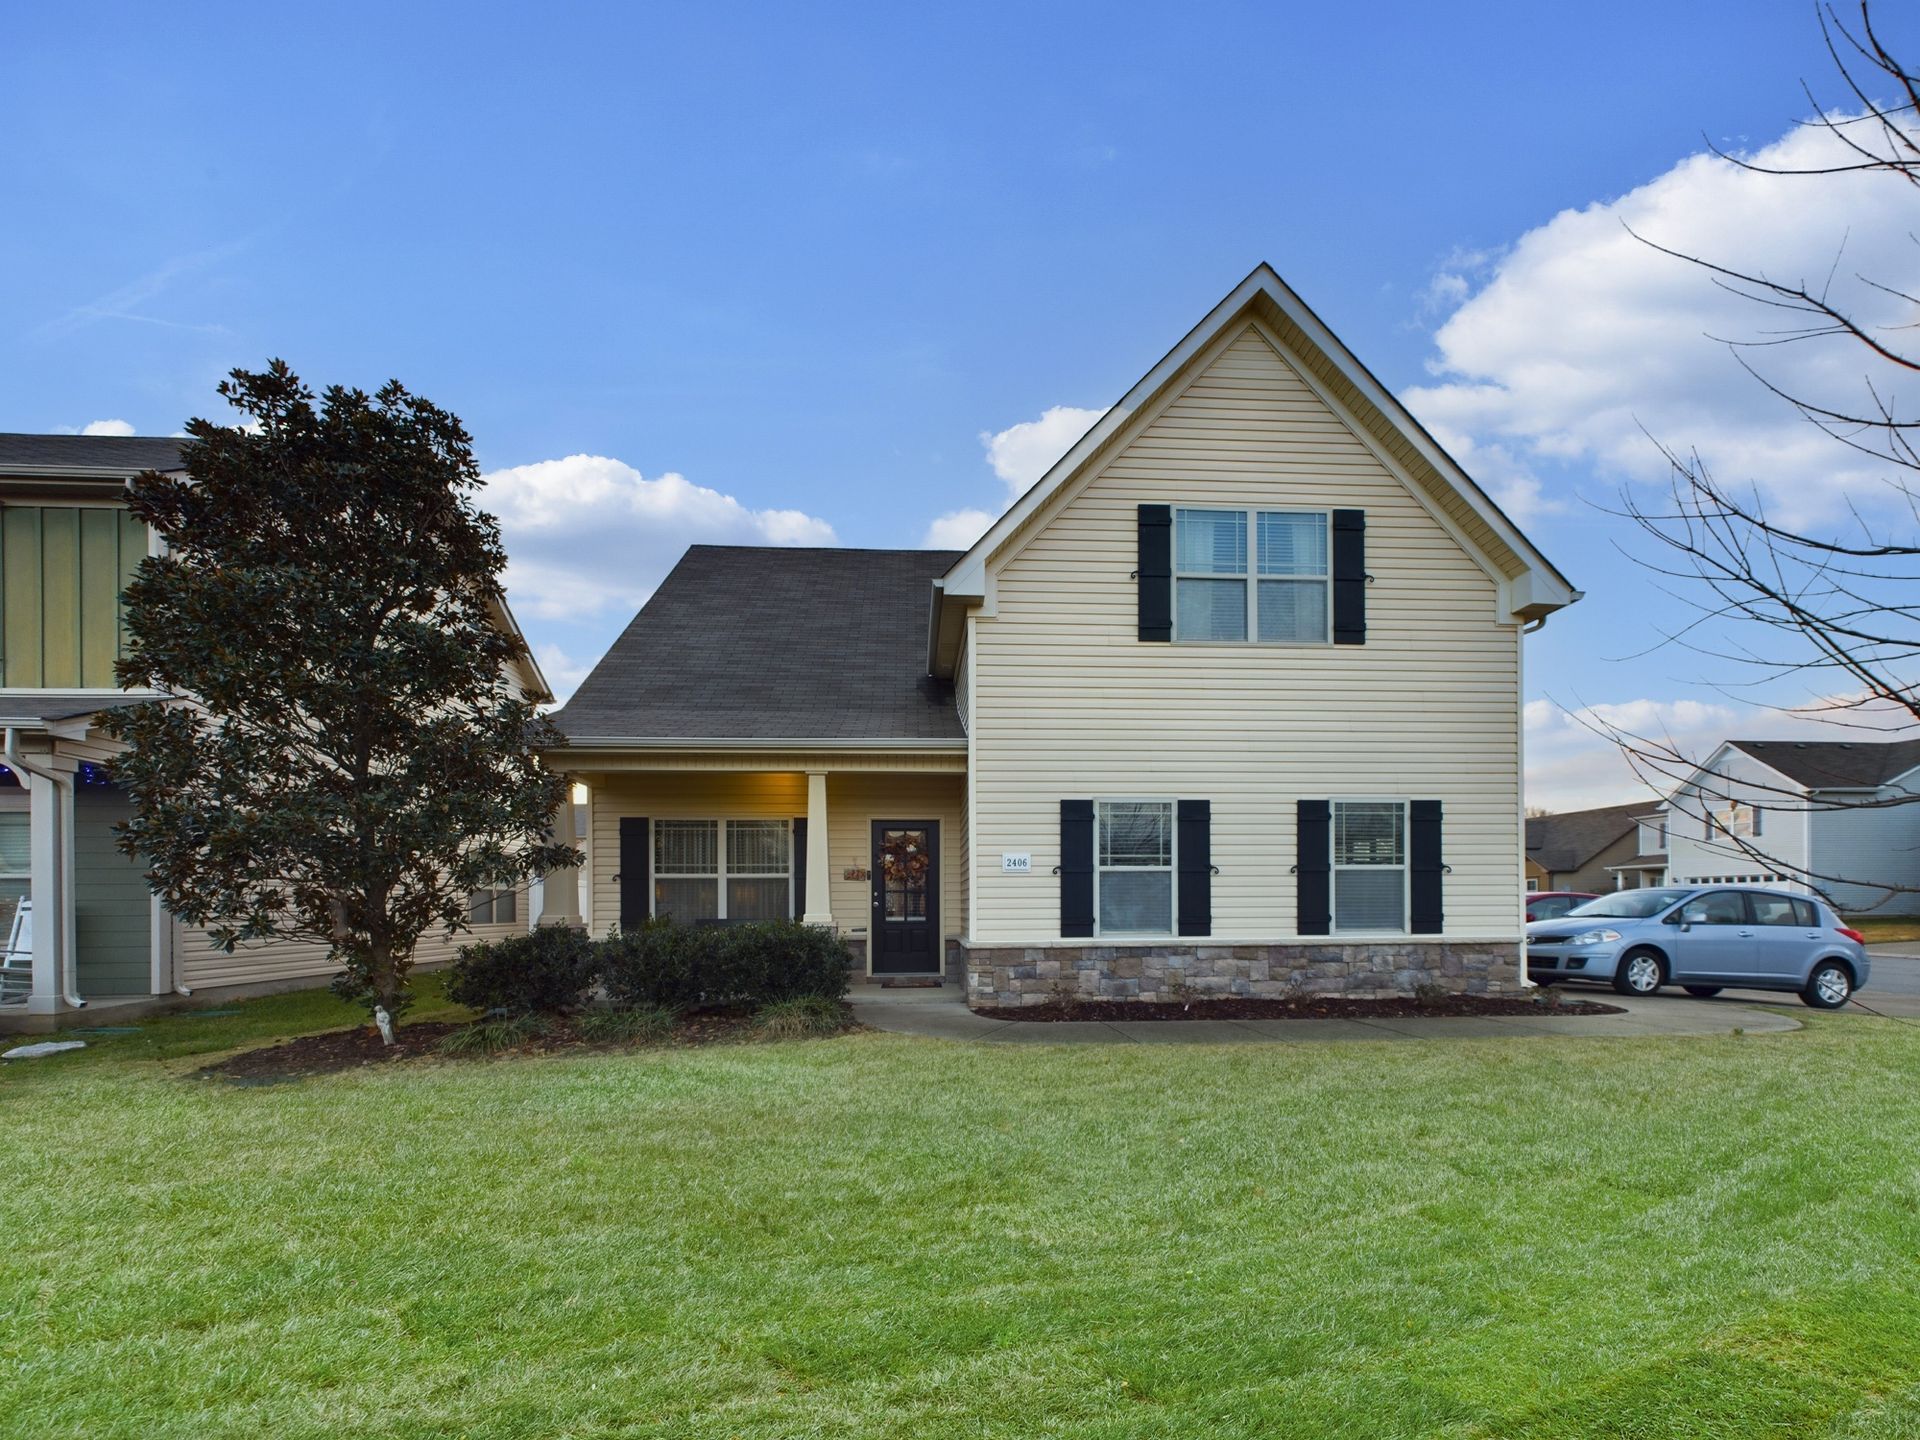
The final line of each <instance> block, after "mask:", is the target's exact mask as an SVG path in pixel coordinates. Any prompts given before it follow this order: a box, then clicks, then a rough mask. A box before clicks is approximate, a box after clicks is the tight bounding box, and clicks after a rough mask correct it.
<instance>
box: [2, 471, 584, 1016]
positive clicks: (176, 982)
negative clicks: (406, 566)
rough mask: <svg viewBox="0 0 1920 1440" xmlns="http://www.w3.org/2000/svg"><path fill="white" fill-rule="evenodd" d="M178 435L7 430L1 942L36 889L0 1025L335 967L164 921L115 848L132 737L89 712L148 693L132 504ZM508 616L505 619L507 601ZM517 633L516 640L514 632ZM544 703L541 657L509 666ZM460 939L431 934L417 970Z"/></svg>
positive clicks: (313, 950) (518, 920) (137, 528)
mask: <svg viewBox="0 0 1920 1440" xmlns="http://www.w3.org/2000/svg"><path fill="white" fill-rule="evenodd" d="M180 445H181V442H179V441H178V440H171V439H149V438H144V437H136V436H81V435H0V730H3V731H4V736H5V739H4V750H3V753H0V759H3V760H4V764H3V765H0V935H6V934H7V933H9V931H10V929H11V926H12V921H13V919H14V913H15V910H16V909H17V907H18V904H19V902H20V901H21V900H23V899H27V898H29V897H30V898H31V899H32V901H33V906H32V917H33V920H32V926H31V932H32V936H31V960H30V963H29V961H28V957H27V956H25V955H21V956H18V957H9V967H8V970H7V973H6V976H5V983H4V987H0V1028H45V1027H47V1026H50V1025H52V1024H54V1023H56V1021H57V1019H58V1017H59V1016H60V1015H61V1014H62V1013H63V1012H71V1011H72V1010H73V1008H74V1002H75V1001H79V1000H87V1001H99V1000H109V999H128V998H151V997H153V996H164V995H171V994H176V993H188V992H192V993H207V992H213V993H216V994H217V993H223V992H224V993H231V994H238V993H243V992H244V991H248V990H254V989H259V988H266V987H272V986H277V985H288V984H297V983H302V982H308V983H310V982H311V981H312V980H313V979H315V978H322V977H326V976H329V975H331V974H333V973H334V968H335V967H333V966H331V965H330V964H328V962H327V951H326V947H325V946H322V945H316V944H296V943H290V942H266V943H260V944H254V945H247V946H242V947H241V948H240V949H238V950H236V951H235V952H234V953H232V954H227V953H225V952H224V951H222V950H221V949H220V948H219V947H218V946H217V945H216V944H214V942H213V941H212V940H211V939H210V938H209V937H208V936H207V934H206V933H205V932H204V931H201V930H196V929H193V928H191V927H189V926H187V925H185V924H183V923H181V922H179V921H177V920H176V919H174V918H173V917H172V916H170V915H168V914H166V913H165V912H164V911H162V910H161V909H160V907H159V903H158V902H157V901H156V900H154V898H153V897H152V895H151V894H150V893H149V892H148V890H147V887H146V883H145V881H144V880H143V879H142V877H141V873H140V867H139V866H138V865H136V864H135V863H134V862H133V861H132V860H130V859H129V858H128V857H127V856H125V855H123V854H122V853H121V852H120V851H119V850H117V849H116V848H115V847H114V843H113V827H114V826H115V825H116V824H117V823H119V822H120V821H122V820H125V819H126V818H128V816H129V815H130V813H131V810H130V806H129V802H128V800H127V797H126V796H125V795H124V794H123V793H122V792H121V791H119V790H118V789H117V788H115V786H114V785H113V783H112V781H111V779H110V778H109V768H108V767H109V763H110V762H111V760H112V759H113V756H114V755H115V754H116V753H118V752H119V751H120V750H121V749H122V748H124V747H122V746H120V745H119V744H118V743H117V742H115V741H112V740H110V739H108V738H107V737H106V736H104V735H102V734H101V733H100V731H99V729H98V728H97V726H96V724H95V721H96V719H97V717H98V716H99V714H100V712H102V711H103V710H109V709H112V708H115V707H116V706H121V705H126V704H131V703H134V702H137V701H139V700H142V699H149V698H153V697H152V696H151V695H148V694H141V693H133V692H128V691H123V690H120V689H119V688H117V686H116V684H115V681H114V674H113V665H114V661H115V660H116V659H117V658H118V657H119V655H120V652H121V646H122V643H123V641H124V638H125V627H124V624H123V619H122V607H121V602H120V593H121V590H122V588H123V587H124V586H125V584H126V582H127V580H128V578H129V577H130V576H131V575H132V573H133V569H134V567H135V566H136V565H138V564H139V562H140V559H141V557H143V556H145V555H146V554H148V553H149V551H150V550H151V549H152V547H153V546H154V544H155V543H156V542H155V540H154V538H153V537H152V536H150V535H149V533H148V530H147V528H146V527H145V526H144V525H142V524H141V523H140V522H139V521H138V520H136V519H135V518H134V517H133V516H132V514H130V513H129V512H128V510H127V508H126V503H125V494H126V486H127V481H128V480H129V479H130V478H131V477H132V476H134V475H135V474H137V473H139V472H140V471H142V470H147V469H155V470H177V469H179V468H180ZM499 620H500V623H501V624H502V625H503V626H506V627H509V628H511V627H512V625H513V619H512V616H511V615H509V614H508V613H507V612H506V609H505V607H504V606H502V607H501V609H500V614H499ZM513 633H515V634H517V633H518V632H517V631H514V632H513ZM510 680H511V682H512V683H514V684H516V685H518V686H519V687H520V688H521V689H522V691H523V692H524V693H531V694H533V695H535V696H537V697H539V698H542V699H544V698H547V693H548V692H547V687H546V682H545V681H544V680H543V679H542V678H541V676H540V673H539V670H538V668H537V667H536V666H535V665H534V663H533V661H532V658H531V657H530V656H527V657H525V658H523V659H522V661H521V662H520V664H519V666H518V668H517V670H515V671H514V672H513V673H512V674H511V675H510ZM530 909H531V907H530V906H523V905H521V904H520V903H519V898H518V897H516V896H513V895H511V894H510V893H509V894H507V895H504V896H501V895H492V894H489V895H485V896H476V897H475V918H476V921H477V922H478V923H477V925H476V931H477V933H478V934H480V935H483V936H484V935H487V934H508V933H511V932H512V931H513V930H515V929H523V928H525V927H526V926H527V924H529V923H530V920H529V916H528V911H529V910H530ZM451 948H452V945H451V942H448V941H446V940H445V939H443V938H440V937H434V938H430V939H428V940H427V941H425V942H423V944H422V946H421V949H420V952H419V955H420V958H421V960H422V961H423V962H424V963H432V962H434V961H436V960H443V959H446V958H448V956H449V955H450V953H451Z"/></svg>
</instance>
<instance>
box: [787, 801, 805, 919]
mask: <svg viewBox="0 0 1920 1440" xmlns="http://www.w3.org/2000/svg"><path fill="white" fill-rule="evenodd" d="M806 913H807V818H806V816H804V815H802V816H800V817H799V818H797V819H796V820H795V821H794V822H793V913H792V914H791V915H790V916H789V917H788V918H789V919H792V920H798V919H799V918H800V917H801V916H802V915H804V914H806Z"/></svg>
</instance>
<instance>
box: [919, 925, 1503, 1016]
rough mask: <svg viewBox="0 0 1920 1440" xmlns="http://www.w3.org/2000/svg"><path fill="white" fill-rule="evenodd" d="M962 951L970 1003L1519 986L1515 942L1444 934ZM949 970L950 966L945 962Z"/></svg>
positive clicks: (1466, 991) (1464, 991)
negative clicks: (1412, 937) (1359, 939)
mask: <svg viewBox="0 0 1920 1440" xmlns="http://www.w3.org/2000/svg"><path fill="white" fill-rule="evenodd" d="M955 948H957V949H959V950H960V951H961V952H962V953H963V954H964V956H965V960H966V976H967V1003H968V1004H969V1005H1044V1004H1045V1003H1046V1002H1047V1001H1049V1000H1057V999H1063V998H1070V999H1075V1000H1140V1001H1179V1000H1187V999H1194V998H1199V997H1207V996H1226V995H1246V996H1252V997H1254V998H1257V999H1262V1000H1286V999H1291V998H1294V997H1296V996H1301V995H1345V996H1351V997H1353V998H1355V999H1363V998H1364V999H1374V998H1378V997H1382V996H1393V995H1413V994H1417V993H1419V992H1420V991H1423V990H1435V989H1437V990H1441V991H1444V992H1446V993H1448V994H1454V995H1507V994H1516V993H1518V991H1519V989H1520V944H1519V942H1518V941H1517V940H1515V941H1508V942H1456V941H1445V940H1407V941H1373V942H1366V943H1351V944H1346V943H1340V942H1337V941H1331V940H1305V941H1294V942H1291V943H1288V944H1284V945H1280V944H1275V945H1208V944H1205V943H1204V942H1202V943H1191V942H1177V943H1172V944H1169V943H1166V942H1146V943H1133V944H1111V945H1097V944H1086V945H1031V946H1029V945H973V946H969V945H966V944H964V943H963V942H960V941H951V942H949V952H950V953H951V951H952V950H953V949H955ZM948 970H949V973H951V971H952V970H953V966H952V965H951V964H949V966H948Z"/></svg>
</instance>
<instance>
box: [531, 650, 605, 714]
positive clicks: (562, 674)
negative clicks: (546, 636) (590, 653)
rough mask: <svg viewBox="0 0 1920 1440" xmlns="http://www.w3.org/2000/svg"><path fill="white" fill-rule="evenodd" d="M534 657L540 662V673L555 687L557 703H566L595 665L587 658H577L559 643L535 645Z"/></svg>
mask: <svg viewBox="0 0 1920 1440" xmlns="http://www.w3.org/2000/svg"><path fill="white" fill-rule="evenodd" d="M533 653H534V659H536V660H538V661H539V662H540V673H541V674H542V675H544V676H546V677H547V684H549V685H550V686H552V687H553V700H554V704H556V705H564V704H566V703H567V701H568V699H569V698H570V697H571V696H572V695H573V692H574V691H575V690H578V689H579V688H580V682H581V681H582V680H584V679H586V678H587V672H588V671H589V670H591V669H593V666H592V665H591V664H590V663H588V662H587V661H585V660H576V659H574V658H573V657H572V656H571V655H569V654H567V652H566V651H564V650H562V649H561V648H560V647H559V646H558V645H536V646H534V647H533Z"/></svg>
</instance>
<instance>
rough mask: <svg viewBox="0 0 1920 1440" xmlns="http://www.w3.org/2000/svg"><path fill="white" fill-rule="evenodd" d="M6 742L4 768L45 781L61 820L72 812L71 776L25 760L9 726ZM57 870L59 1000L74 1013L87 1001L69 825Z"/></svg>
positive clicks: (63, 833)
mask: <svg viewBox="0 0 1920 1440" xmlns="http://www.w3.org/2000/svg"><path fill="white" fill-rule="evenodd" d="M6 737H7V738H6V743H5V745H4V747H0V754H3V755H4V756H5V757H6V762H7V765H8V768H10V769H12V770H13V771H15V772H16V773H18V774H22V775H32V776H35V777H37V778H39V779H41V780H45V781H47V782H48V783H49V784H51V785H52V786H53V788H54V794H55V796H56V797H58V796H59V795H60V794H61V793H62V792H64V793H65V795H66V799H65V800H64V801H59V800H57V799H56V803H58V804H59V805H60V812H59V818H60V819H61V820H62V821H64V820H65V819H66V817H67V816H68V815H70V814H72V813H73V777H71V776H69V775H62V774H61V773H60V772H59V771H57V770H43V769H41V768H40V767H39V766H38V765H35V764H33V763H32V762H30V761H29V760H27V759H26V758H25V757H24V756H22V755H21V753H20V732H19V730H18V729H17V728H15V727H14V726H12V725H9V726H7V727H6ZM60 831H61V834H60V850H61V855H60V868H61V871H62V873H63V874H64V875H65V877H66V882H67V883H66V884H65V885H63V886H61V887H60V888H61V889H62V891H63V892H64V894H63V895H62V897H61V905H60V991H61V998H62V999H64V1000H65V1001H66V1002H67V1004H69V1005H71V1006H72V1007H73V1008H74V1009H75V1010H84V1009H86V1008H87V1002H86V1001H85V1000H82V999H81V998H80V992H79V986H78V984H77V983H76V975H75V971H76V970H77V968H78V966H79V960H80V957H79V947H78V945H77V944H76V940H77V936H76V935H75V933H74V924H75V915H74V893H73V826H72V825H69V824H64V823H63V824H62V825H61V826H60Z"/></svg>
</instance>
